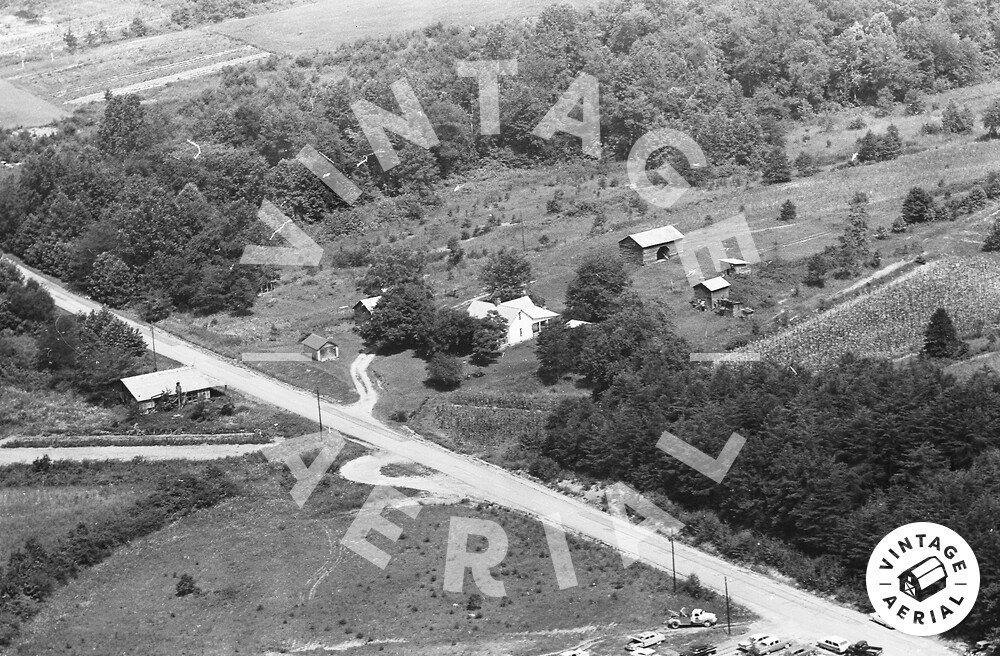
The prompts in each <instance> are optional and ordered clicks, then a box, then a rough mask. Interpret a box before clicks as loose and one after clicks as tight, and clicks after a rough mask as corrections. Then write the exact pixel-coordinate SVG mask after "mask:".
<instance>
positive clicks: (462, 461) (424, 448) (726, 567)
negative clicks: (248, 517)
mask: <svg viewBox="0 0 1000 656" xmlns="http://www.w3.org/2000/svg"><path fill="white" fill-rule="evenodd" d="M22 271H23V272H24V274H25V275H26V276H28V277H30V278H34V279H37V280H39V282H40V283H42V284H43V285H44V286H45V288H46V289H48V290H49V292H50V293H51V294H52V296H53V298H54V299H55V301H56V304H57V305H58V306H59V307H60V308H62V309H64V310H69V311H72V312H80V311H90V310H94V309H98V306H97V305H96V304H95V303H93V302H91V301H88V300H86V299H83V298H81V297H79V296H77V295H74V294H71V293H69V292H67V291H66V290H64V289H62V288H61V287H60V286H59V285H57V284H55V283H54V282H52V281H51V280H48V279H46V278H44V277H41V276H38V275H37V274H35V273H34V272H31V271H29V270H26V269H23V268H22ZM128 323H129V324H130V325H132V326H133V327H136V328H138V329H139V330H140V332H142V334H143V335H144V336H145V337H146V339H147V341H148V340H149V328H148V327H147V326H145V325H139V324H135V323H134V322H131V321H129V322H128ZM156 348H157V352H159V353H162V354H164V355H165V356H167V357H169V358H172V359H173V360H176V361H178V362H181V363H183V364H185V365H193V366H195V367H197V368H198V369H199V370H201V371H202V372H204V373H205V374H208V375H209V376H212V377H214V378H216V379H217V380H219V381H221V382H222V383H224V384H226V385H228V386H229V387H232V388H234V389H236V390H239V391H240V392H242V393H244V394H247V395H249V396H253V397H255V398H258V399H261V400H262V401H264V402H266V403H271V404H273V405H275V406H278V407H280V408H283V409H285V410H287V411H289V412H293V413H295V414H298V415H300V416H302V417H307V418H315V417H316V412H317V407H316V398H315V396H313V395H312V394H311V393H310V392H308V391H304V390H300V389H297V388H295V387H292V386H290V385H287V384H285V383H282V382H279V381H277V380H274V379H272V378H269V377H268V376H265V375H264V374H261V373H259V372H256V371H251V370H249V369H246V368H244V367H242V366H240V365H239V364H238V363H236V362H234V361H229V360H226V359H224V358H222V357H221V356H217V355H215V354H212V353H210V352H208V351H205V350H204V349H201V348H199V347H196V346H193V345H191V344H189V343H187V342H185V341H183V340H181V339H179V338H177V337H175V336H173V335H169V334H165V333H163V332H159V331H158V332H157V335H156ZM357 373H358V374H360V377H359V378H355V382H356V384H357V385H358V386H359V389H360V388H361V387H363V386H365V385H367V387H368V389H372V386H371V383H370V382H366V381H365V380H364V378H365V375H364V373H363V372H361V371H357ZM321 405H322V412H323V423H324V426H332V427H334V428H336V429H337V430H339V431H341V432H342V433H344V434H345V435H347V436H349V437H351V438H354V439H356V440H359V441H361V442H364V443H366V444H368V445H371V446H374V447H377V448H379V449H384V450H386V451H389V452H391V453H393V454H396V455H399V456H403V457H405V458H408V459H410V460H412V461H414V462H417V463H420V464H423V465H425V466H428V467H431V468H434V469H436V470H438V471H440V472H442V473H444V474H446V475H448V476H450V477H451V478H452V479H454V481H455V484H456V489H463V488H464V490H465V494H466V496H468V497H470V498H475V499H481V500H484V501H489V502H492V503H496V504H498V505H501V506H505V507H507V508H511V509H514V510H520V511H523V512H525V513H528V514H530V515H533V516H536V517H550V518H551V517H558V519H559V521H560V522H561V523H562V525H563V526H564V527H565V528H566V529H567V530H569V531H572V532H576V533H580V534H582V535H585V536H589V537H591V538H594V539H596V540H599V541H601V542H604V543H605V544H609V545H613V546H618V547H619V549H620V550H622V551H624V552H626V553H628V554H629V555H631V556H635V557H638V558H639V559H640V560H642V561H644V562H646V563H648V564H650V565H652V566H654V567H657V568H660V569H663V570H667V571H669V569H670V564H671V553H670V542H669V541H668V540H667V539H666V538H664V537H662V536H659V535H651V534H650V533H649V532H648V531H647V530H646V529H643V528H640V527H638V526H635V525H633V524H630V523H629V522H628V521H627V520H620V519H618V518H615V517H612V516H610V515H608V514H607V513H604V512H601V511H600V510H598V509H596V508H593V507H591V506H588V505H586V504H585V503H583V502H582V501H578V500H575V499H571V498H568V497H565V496H563V495H561V494H559V493H557V492H555V491H553V490H550V489H548V488H546V487H544V486H542V485H539V484H536V483H534V482H532V481H528V480H525V479H522V478H520V477H517V476H515V475H513V474H511V473H510V472H507V471H505V470H503V469H501V468H499V467H496V466H493V465H490V464H489V463H485V462H483V461H480V460H477V459H475V458H472V457H469V456H465V455H462V454H457V453H454V452H451V451H448V450H446V449H444V448H442V447H440V446H438V445H436V444H434V443H432V442H429V441H427V440H424V439H422V438H420V437H419V436H416V435H412V434H411V435H404V434H402V433H400V432H397V431H394V430H392V429H390V428H388V427H386V426H384V425H382V424H381V423H379V422H377V421H375V420H374V419H373V418H372V417H371V416H370V414H369V412H368V405H369V404H368V403H357V404H355V405H353V406H337V405H333V404H331V403H325V402H324V403H322V404H321ZM418 521H419V520H418ZM639 542H642V547H641V548H637V547H635V546H630V545H635V544H638V543H639ZM676 562H677V572H678V574H680V575H682V576H686V575H687V574H690V573H697V574H698V576H699V578H700V579H701V581H702V582H703V583H704V584H706V585H708V586H711V587H712V588H715V589H716V590H720V591H721V590H722V589H723V579H724V577H725V578H726V579H727V580H728V583H729V592H730V595H731V597H732V598H733V600H734V601H735V602H737V603H739V604H742V605H744V606H746V607H748V608H750V609H751V610H753V611H754V612H756V613H757V614H759V615H760V616H761V617H762V618H763V626H764V630H767V629H768V628H770V627H774V629H775V631H776V632H779V633H780V634H781V635H784V636H789V637H795V638H800V639H804V640H815V639H816V638H817V637H819V636H822V635H827V634H834V635H840V636H843V637H845V638H847V639H849V640H852V641H853V640H861V639H867V640H868V641H869V642H871V643H872V644H877V645H881V646H883V647H885V648H886V650H885V654H886V656H907V655H911V654H912V655H918V656H944V655H945V654H952V655H953V653H954V652H951V651H949V650H948V649H947V648H946V647H945V645H944V644H943V643H942V642H940V641H938V640H935V639H928V638H918V637H914V636H908V635H905V634H902V633H899V632H898V631H889V630H888V629H884V628H882V627H879V626H876V625H874V624H873V623H872V622H869V621H867V619H866V616H865V615H863V614H861V613H857V612H854V611H851V610H848V609H845V608H842V607H840V606H837V605H835V604H832V603H829V602H827V601H825V600H823V599H820V598H818V597H816V596H814V595H812V594H809V593H806V592H803V591H801V590H797V589H795V588H794V587H792V586H789V585H786V584H783V583H780V582H777V581H774V580H771V579H768V578H766V577H764V576H761V575H759V574H756V573H753V572H750V571H748V570H746V569H744V568H742V567H738V566H736V565H732V564H730V563H727V562H725V561H723V560H721V559H719V558H716V557H714V556H711V555H709V554H706V553H703V552H701V551H698V550H696V549H693V548H690V547H687V546H685V545H683V544H679V543H678V544H677V545H676ZM553 583H554V581H553ZM715 610H716V611H723V610H724V609H721V608H715ZM720 616H721V613H720Z"/></svg>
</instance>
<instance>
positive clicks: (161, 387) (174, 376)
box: [119, 367, 223, 412]
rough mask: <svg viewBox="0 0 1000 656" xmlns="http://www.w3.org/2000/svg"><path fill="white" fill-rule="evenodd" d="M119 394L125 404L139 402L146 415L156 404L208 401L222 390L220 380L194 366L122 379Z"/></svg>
mask: <svg viewBox="0 0 1000 656" xmlns="http://www.w3.org/2000/svg"><path fill="white" fill-rule="evenodd" d="M120 383H121V388H120V390H119V395H120V397H121V399H122V401H124V402H126V403H138V404H139V407H140V408H141V409H142V411H143V412H152V411H153V410H155V409H156V404H157V403H158V402H163V401H171V402H173V403H179V404H180V405H184V404H185V403H187V402H189V401H207V400H208V399H210V398H211V397H212V390H215V389H219V388H221V387H223V385H222V384H221V383H219V381H217V380H215V379H213V378H210V377H208V376H206V375H205V374H203V373H201V372H200V371H198V370H197V369H195V368H194V367H179V368H177V369H166V370H164V371H154V372H152V373H149V374H142V375H140V376H130V377H128V378H122V379H121V381H120Z"/></svg>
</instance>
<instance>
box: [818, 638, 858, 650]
mask: <svg viewBox="0 0 1000 656" xmlns="http://www.w3.org/2000/svg"><path fill="white" fill-rule="evenodd" d="M816 646H817V647H820V648H822V649H825V650H827V651H832V652H833V653H835V654H846V653H847V650H848V649H849V648H850V647H851V641H850V640H848V639H846V638H841V637H840V636H827V637H825V638H820V640H819V642H817V643H816Z"/></svg>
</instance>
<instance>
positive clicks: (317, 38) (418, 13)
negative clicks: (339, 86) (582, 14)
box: [210, 0, 597, 55]
mask: <svg viewBox="0 0 1000 656" xmlns="http://www.w3.org/2000/svg"><path fill="white" fill-rule="evenodd" d="M563 3H564V4H569V5H572V6H575V7H586V6H590V5H596V4H597V2H596V0H563ZM554 4H558V3H557V2H556V1H555V0H506V2H497V1H496V0H323V1H321V2H317V3H315V4H309V5H304V6H300V7H294V8H292V9H286V10H284V11H280V12H276V13H272V14H262V15H259V16H252V17H250V18H244V19H240V20H233V21H226V22H224V23H221V24H219V25H215V26H213V27H212V28H210V29H212V30H215V31H217V32H220V33H222V34H228V35H229V36H232V37H234V38H236V39H239V40H240V41H245V42H247V43H252V44H254V45H255V46H257V47H258V48H262V49H264V50H268V51H271V52H281V53H286V54H293V55H294V54H300V53H305V52H313V51H315V50H321V51H323V50H334V49H335V48H337V47H338V46H341V45H343V44H345V43H350V42H352V41H356V40H358V39H363V38H380V37H385V36H388V35H390V34H393V33H397V32H404V31H408V30H414V29H418V28H420V27H423V26H425V25H432V24H434V23H437V22H438V21H440V22H442V23H445V24H449V25H486V24H488V23H495V22H499V21H503V20H510V19H517V18H529V17H532V16H537V15H538V14H540V13H541V12H542V10H543V9H545V7H547V6H549V5H554Z"/></svg>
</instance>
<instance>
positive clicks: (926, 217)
mask: <svg viewBox="0 0 1000 656" xmlns="http://www.w3.org/2000/svg"><path fill="white" fill-rule="evenodd" d="M900 218H902V219H903V221H904V222H906V223H907V224H911V223H924V222H925V221H932V220H933V219H934V198H933V197H932V196H931V195H930V194H929V193H927V191H925V190H924V189H923V188H922V187H913V188H912V189H910V191H909V193H908V194H906V198H905V199H904V200H903V213H902V214H901V215H900Z"/></svg>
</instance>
